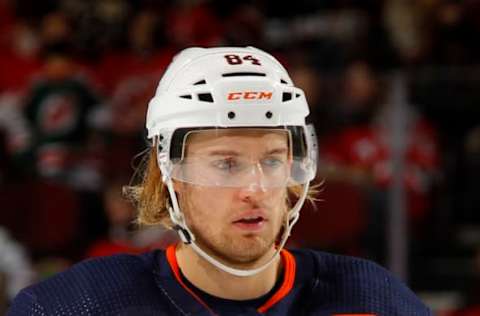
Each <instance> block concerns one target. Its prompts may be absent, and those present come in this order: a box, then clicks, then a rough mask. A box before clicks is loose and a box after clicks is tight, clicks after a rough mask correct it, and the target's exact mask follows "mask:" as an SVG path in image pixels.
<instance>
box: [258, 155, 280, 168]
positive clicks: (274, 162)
mask: <svg viewBox="0 0 480 316" xmlns="http://www.w3.org/2000/svg"><path fill="white" fill-rule="evenodd" d="M283 163H284V161H283V160H282V159H280V158H276V157H268V158H265V159H263V160H262V165H263V166H266V167H269V168H278V167H280V166H282V165H283Z"/></svg>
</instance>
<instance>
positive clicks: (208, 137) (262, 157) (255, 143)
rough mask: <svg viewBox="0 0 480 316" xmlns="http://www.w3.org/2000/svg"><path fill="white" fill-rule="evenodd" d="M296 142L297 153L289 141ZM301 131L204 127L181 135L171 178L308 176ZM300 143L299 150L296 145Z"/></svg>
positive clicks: (208, 181) (234, 180)
mask: <svg viewBox="0 0 480 316" xmlns="http://www.w3.org/2000/svg"><path fill="white" fill-rule="evenodd" d="M294 142H298V143H297V144H300V146H298V145H297V146H296V152H297V153H296V154H294V151H293V150H292V144H294ZM302 147H306V144H305V141H304V135H303V133H302V134H301V135H296V136H294V135H292V133H291V131H290V130H288V129H281V128H279V129H263V128H262V129H254V128H234V129H231V128H229V129H207V130H193V131H189V132H188V133H186V134H185V136H184V139H183V144H182V154H181V157H178V158H174V159H172V163H173V168H172V174H171V176H172V178H173V179H175V180H178V181H181V182H187V183H190V184H194V185H199V186H220V187H232V188H236V187H252V186H258V187H261V188H273V187H287V186H294V185H299V184H304V183H306V182H308V181H310V179H311V178H310V175H311V165H312V163H313V162H312V161H310V159H309V158H308V157H307V155H306V154H305V153H306V152H307V150H306V148H302ZM299 148H300V150H299Z"/></svg>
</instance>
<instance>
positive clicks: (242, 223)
mask: <svg viewBox="0 0 480 316" xmlns="http://www.w3.org/2000/svg"><path fill="white" fill-rule="evenodd" d="M267 221H268V220H267V218H266V217H265V216H264V215H261V214H250V215H247V214H245V215H243V216H242V217H240V218H238V219H236V220H235V221H233V222H232V224H233V226H235V227H236V228H238V229H240V230H242V231H249V232H255V231H260V230H261V229H262V228H263V227H264V226H265V224H266V223H267Z"/></svg>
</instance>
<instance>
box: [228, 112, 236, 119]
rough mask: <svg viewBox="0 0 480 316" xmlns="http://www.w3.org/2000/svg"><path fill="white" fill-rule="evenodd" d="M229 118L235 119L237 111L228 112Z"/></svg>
mask: <svg viewBox="0 0 480 316" xmlns="http://www.w3.org/2000/svg"><path fill="white" fill-rule="evenodd" d="M228 118H229V119H231V120H233V119H234V118H235V112H232V111H230V112H228Z"/></svg>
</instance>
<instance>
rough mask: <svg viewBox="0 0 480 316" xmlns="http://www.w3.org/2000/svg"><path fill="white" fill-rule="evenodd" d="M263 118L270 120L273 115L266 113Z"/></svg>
mask: <svg viewBox="0 0 480 316" xmlns="http://www.w3.org/2000/svg"><path fill="white" fill-rule="evenodd" d="M265 116H266V117H267V119H271V118H272V116H273V113H272V112H270V111H268V112H267V113H265Z"/></svg>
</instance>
